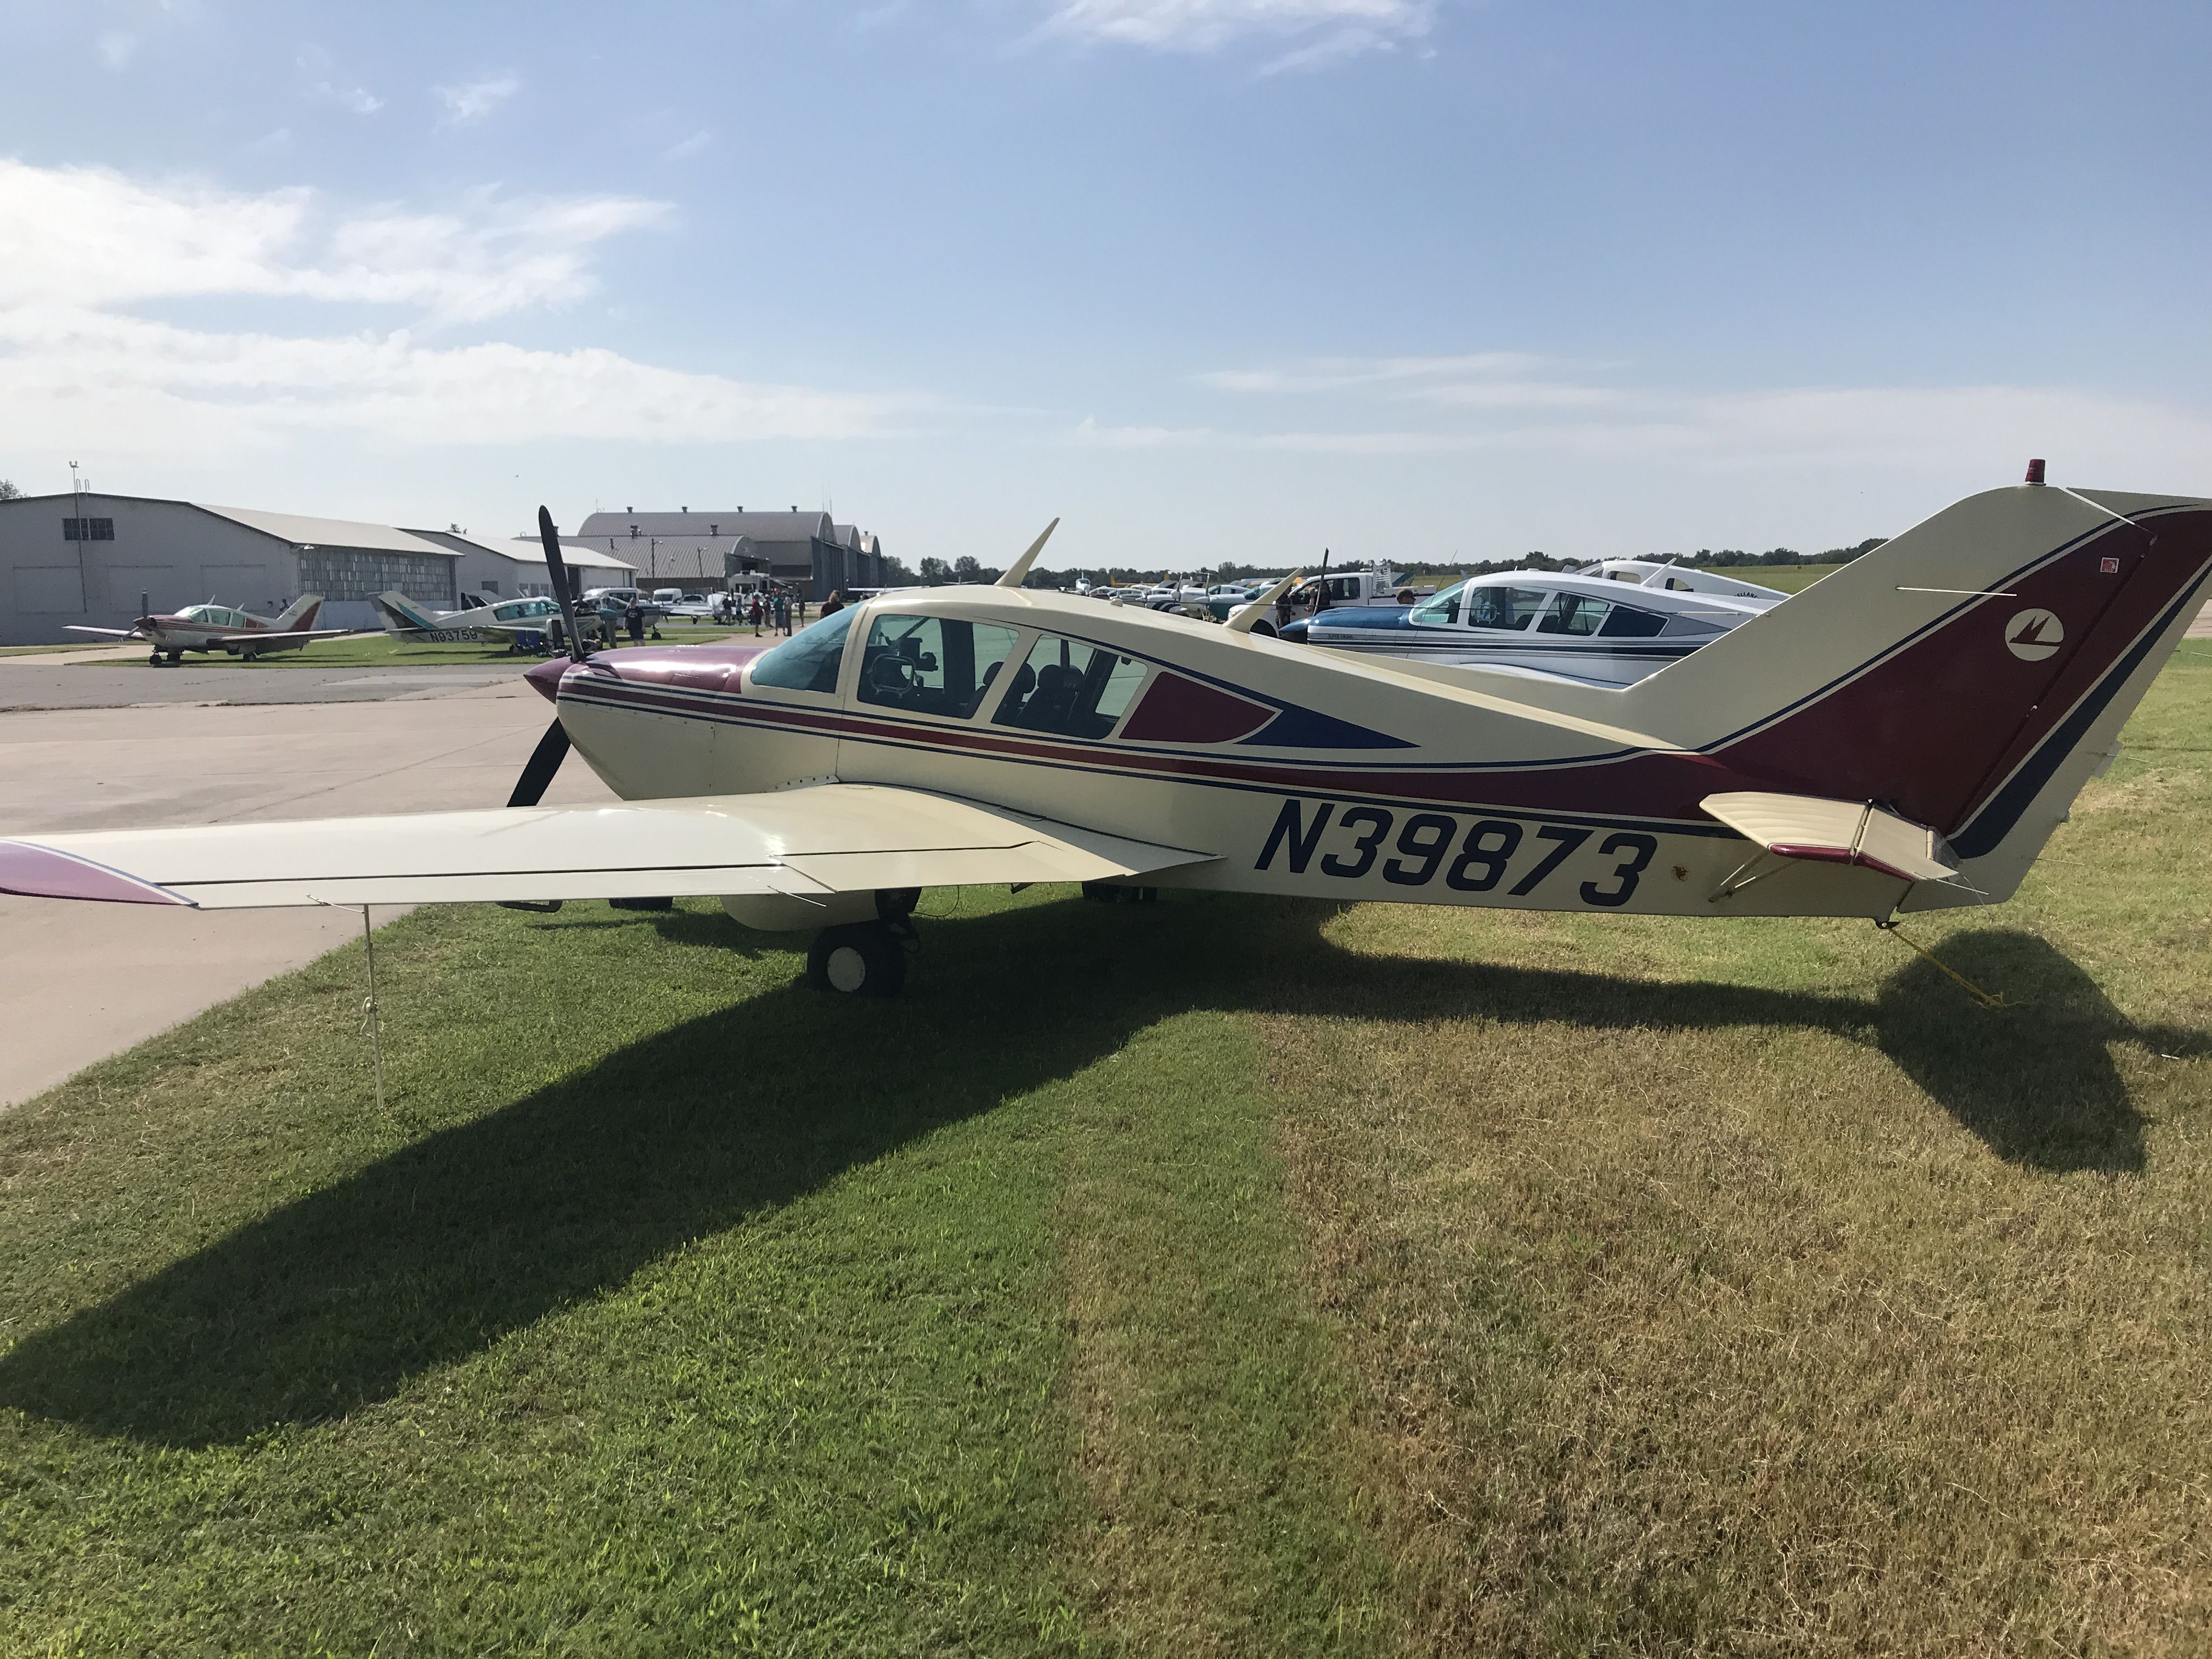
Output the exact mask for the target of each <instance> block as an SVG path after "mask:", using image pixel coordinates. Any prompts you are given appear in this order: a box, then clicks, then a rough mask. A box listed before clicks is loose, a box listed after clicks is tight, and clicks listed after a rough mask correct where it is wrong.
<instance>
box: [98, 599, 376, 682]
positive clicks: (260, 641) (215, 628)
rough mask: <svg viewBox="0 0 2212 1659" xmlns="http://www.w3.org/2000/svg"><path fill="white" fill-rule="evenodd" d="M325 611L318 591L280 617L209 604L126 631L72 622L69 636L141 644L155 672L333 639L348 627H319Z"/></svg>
mask: <svg viewBox="0 0 2212 1659" xmlns="http://www.w3.org/2000/svg"><path fill="white" fill-rule="evenodd" d="M322 608H323V596H322V595H321V594H319V593H303V594H301V596H300V597H299V598H298V599H295V600H293V601H292V603H291V604H289V605H287V606H285V607H284V614H283V616H281V617H257V616H254V615H253V614H252V612H250V611H236V610H233V609H232V608H231V607H230V606H228V605H216V604H214V603H213V602H212V601H210V603H209V604H206V605H186V606H185V608H184V609H183V610H182V611H178V612H177V613H176V614H175V615H174V616H173V617H167V616H156V617H139V618H138V620H137V622H135V623H131V626H130V627H128V628H87V627H85V626H84V625H83V624H82V623H68V624H67V625H66V631H68V632H70V633H71V634H97V635H100V637H101V638H103V639H110V640H144V641H147V643H148V644H149V645H151V646H152V647H153V650H152V651H151V653H149V654H148V656H147V658H146V660H147V661H148V662H149V663H151V664H153V665H154V666H155V667H156V668H158V667H160V666H161V663H162V659H164V658H167V660H168V663H169V665H170V666H172V667H174V666H175V665H177V664H179V663H180V662H182V661H183V660H184V659H185V652H187V651H222V652H228V653H229V654H230V655H232V656H234V657H243V658H244V659H246V661H247V662H252V660H253V659H255V658H256V657H260V656H265V655H267V654H268V653H270V652H272V651H297V650H298V649H299V648H300V647H301V646H303V645H305V644H307V641H310V640H335V639H337V638H339V637H340V636H341V635H346V634H349V633H351V632H352V631H353V630H352V629H349V628H317V627H316V626H315V617H316V615H317V613H318V612H319V611H321V610H322Z"/></svg>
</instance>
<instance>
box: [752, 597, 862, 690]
mask: <svg viewBox="0 0 2212 1659" xmlns="http://www.w3.org/2000/svg"><path fill="white" fill-rule="evenodd" d="M859 615H860V611H859V609H858V607H856V606H852V605H848V606H847V607H846V608H845V609H844V610H842V611H836V612H835V613H834V614H832V615H830V616H827V617H823V619H822V620H821V621H820V622H817V623H811V624H809V625H808V626H807V627H805V628H803V629H799V632H798V633H796V634H794V635H792V636H791V637H790V638H789V639H787V640H786V641H784V642H783V643H782V644H781V645H779V646H778V647H776V648H775V650H773V651H771V652H769V653H768V654H767V655H766V656H764V657H762V658H760V659H758V660H757V661H756V662H755V663H754V664H753V666H752V684H755V685H773V686H775V687H777V688H779V689H780V690H785V691H819V692H826V693H835V692H836V690H837V671H838V670H839V669H841V668H842V667H843V666H844V664H845V635H847V634H848V633H849V632H850V631H851V629H852V626H853V618H854V617H857V616H859Z"/></svg>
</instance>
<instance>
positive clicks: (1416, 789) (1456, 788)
mask: <svg viewBox="0 0 2212 1659" xmlns="http://www.w3.org/2000/svg"><path fill="white" fill-rule="evenodd" d="M563 695H564V696H575V695H576V694H574V693H570V692H568V690H566V688H565V686H564V688H563ZM581 700H582V701H586V702H596V703H599V704H600V705H602V706H605V707H611V708H623V709H641V710H644V711H647V712H650V713H653V714H670V715H674V716H677V717H678V718H680V719H689V720H714V721H717V722H720V723H723V724H737V725H760V726H781V727H786V728H789V729H796V730H799V731H807V732H818V733H820V734H821V735H823V736H825V737H836V738H843V739H846V740H848V741H858V742H883V743H895V744H908V745H912V746H916V747H921V748H935V749H943V750H954V751H957V752H961V753H964V754H969V755H975V756H978V757H984V758H989V759H1001V760H1012V761H1036V762H1042V763H1046V764H1049V765H1073V766H1081V767H1084V768H1085V769H1089V770H1092V771H1121V772H1125V773H1127V774H1130V775H1143V776H1152V777H1158V778H1163V779H1169V780H1178V779H1179V780H1187V781H1191V782H1194V783H1221V784H1230V785H1233V786H1237V787H1246V788H1264V789H1274V790H1281V791H1284V792H1286V793H1307V794H1362V795H1374V796H1380V797H1385V798H1389V799H1403V800H1409V801H1424V802H1426V801H1435V802H1438V803H1443V804H1449V805H1491V806H1497V807H1499V808H1501V809H1503V808H1510V807H1522V808H1527V809H1529V810H1532V811H1542V810H1545V809H1547V808H1548V809H1551V810H1555V811H1581V812H1589V811H1598V812H1603V813H1607V814H1609V815H1622V814H1626V815H1629V816H1633V817H1669V818H1680V819H1685V820H1688V821H1690V822H1692V823H1699V824H1700V825H1703V824H1704V823H1707V822H1709V820H1706V819H1705V815H1704V814H1703V813H1701V812H1700V811H1699V810H1698V802H1699V800H1701V799H1704V798H1705V796H1707V795H1710V794H1713V793H1717V792H1719V791H1723V790H1740V789H1757V788H1765V787H1771V785H1769V784H1768V783H1767V782H1766V781H1765V780H1764V779H1762V778H1758V777H1753V776H1749V775H1744V774H1741V773H1738V772H1735V771H1732V770H1730V769H1728V768H1727V767H1724V766H1723V765H1721V764H1719V763H1717V762H1714V761H1712V760H1710V759H1708V758H1706V757H1704V756H1702V755H1635V756H1629V757H1590V758H1589V759H1585V760H1568V761H1530V762H1528V763H1526V764H1525V766H1524V767H1522V768H1518V769H1503V768H1499V769H1473V768H1470V769H1466V770H1455V769H1451V768H1450V767H1449V766H1442V767H1437V768H1434V769H1429V770H1423V771H1411V770H1406V769H1389V768H1372V769H1370V768H1366V767H1355V766H1346V765H1344V764H1342V763H1309V764H1306V765H1303V766H1267V765H1255V764H1253V763H1249V762H1240V761H1231V760H1226V759H1220V758H1216V757H1212V756H1206V755H1161V754H1151V753H1139V752H1133V751H1131V750H1120V749H1114V748H1109V747H1106V746H1104V745H1085V744H1065V743H1060V744H1055V743H1049V742H1045V741H1042V740H1040V739H1037V738H1018V737H1002V736H1000V735H999V734H997V733H995V732H988V731H976V730H969V729H964V728H957V727H948V726H929V725H924V724H922V723H921V722H919V721H917V722H914V723H911V724H909V723H908V722H905V721H889V720H872V719H869V718H866V717H865V716H859V715H854V714H845V713H841V712H839V711H836V710H832V709H826V708H825V709H821V710H814V709H801V708H791V707H789V706H788V705H783V704H775V703H769V702H761V701H759V700H757V699H747V700H744V702H735V701H732V702H713V703H709V702H705V701H704V700H702V699H699V698H695V697H687V696H684V695H683V694H682V693H680V692H675V691H672V690H669V689H667V688H664V687H657V686H656V687H646V686H637V685H632V684H625V685H623V688H622V689H621V690H619V691H617V690H615V688H614V687H612V686H611V685H609V684H607V683H606V682H605V681H603V680H600V681H594V682H592V683H591V684H589V685H588V686H587V687H586V688H585V690H584V692H583V696H582V698H581Z"/></svg>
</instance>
